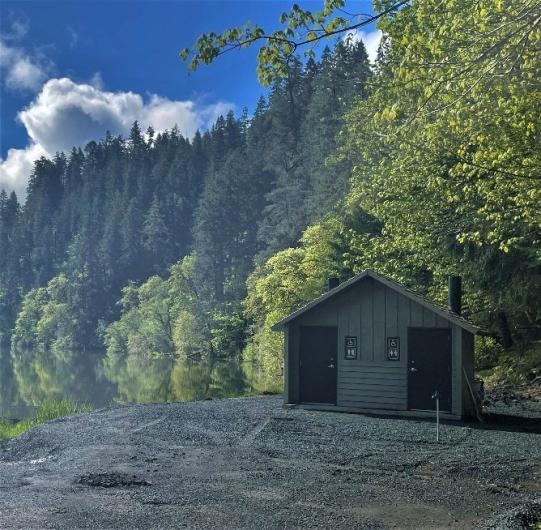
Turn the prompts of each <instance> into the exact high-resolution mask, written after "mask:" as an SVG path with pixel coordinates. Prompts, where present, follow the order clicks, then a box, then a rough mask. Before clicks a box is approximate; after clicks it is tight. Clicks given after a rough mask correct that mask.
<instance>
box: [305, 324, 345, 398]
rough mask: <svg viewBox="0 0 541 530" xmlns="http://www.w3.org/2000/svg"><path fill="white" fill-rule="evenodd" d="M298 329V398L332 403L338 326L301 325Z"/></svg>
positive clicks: (334, 390)
mask: <svg viewBox="0 0 541 530" xmlns="http://www.w3.org/2000/svg"><path fill="white" fill-rule="evenodd" d="M300 331H301V337H300V339H301V340H300V395H301V402H303V403H331V404H334V405H335V404H336V368H337V363H336V361H337V355H336V353H337V352H336V349H337V345H338V328H335V327H323V326H301V328H300Z"/></svg>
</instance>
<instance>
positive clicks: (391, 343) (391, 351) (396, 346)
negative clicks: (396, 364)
mask: <svg viewBox="0 0 541 530" xmlns="http://www.w3.org/2000/svg"><path fill="white" fill-rule="evenodd" d="M387 360H389V361H399V360H400V337H387Z"/></svg>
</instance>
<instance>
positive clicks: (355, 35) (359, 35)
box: [344, 29, 383, 64]
mask: <svg viewBox="0 0 541 530" xmlns="http://www.w3.org/2000/svg"><path fill="white" fill-rule="evenodd" d="M382 37H383V33H382V32H381V31H380V30H379V29H377V30H375V31H368V32H367V31H362V30H354V31H349V32H348V33H347V34H346V35H345V37H344V38H345V39H348V38H350V39H351V40H352V41H353V42H358V41H360V40H362V41H363V42H364V46H365V48H366V53H367V54H368V59H369V60H370V62H371V63H372V64H374V63H375V62H376V58H377V56H378V48H379V44H380V42H381V38H382Z"/></svg>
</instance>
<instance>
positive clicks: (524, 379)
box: [479, 344, 541, 388]
mask: <svg viewBox="0 0 541 530" xmlns="http://www.w3.org/2000/svg"><path fill="white" fill-rule="evenodd" d="M479 375H480V377H481V378H482V379H483V381H484V383H485V385H486V386H487V387H488V388H491V387H494V386H500V385H524V384H528V383H532V382H533V381H534V380H535V381H539V378H540V377H541V347H540V346H539V344H537V345H531V346H529V347H528V349H527V350H526V351H520V350H516V349H514V350H510V351H508V352H506V353H505V354H504V355H501V356H500V357H499V358H498V364H497V365H496V366H494V367H493V368H491V369H488V370H485V371H482V372H480V374H479Z"/></svg>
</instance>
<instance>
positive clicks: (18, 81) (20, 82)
mask: <svg viewBox="0 0 541 530" xmlns="http://www.w3.org/2000/svg"><path fill="white" fill-rule="evenodd" d="M51 67H52V63H51V62H50V61H49V60H47V59H46V58H45V57H43V56H33V57H31V56H30V55H29V54H28V53H27V52H25V51H24V50H23V49H22V48H18V47H15V46H8V45H7V44H6V43H5V42H4V41H0V68H1V73H2V77H3V79H4V84H5V86H6V87H7V88H9V89H11V90H13V91H18V90H28V91H33V92H35V91H37V90H39V89H40V88H41V86H42V84H43V82H44V81H45V79H46V78H47V74H48V72H49V71H50V70H51Z"/></svg>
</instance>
